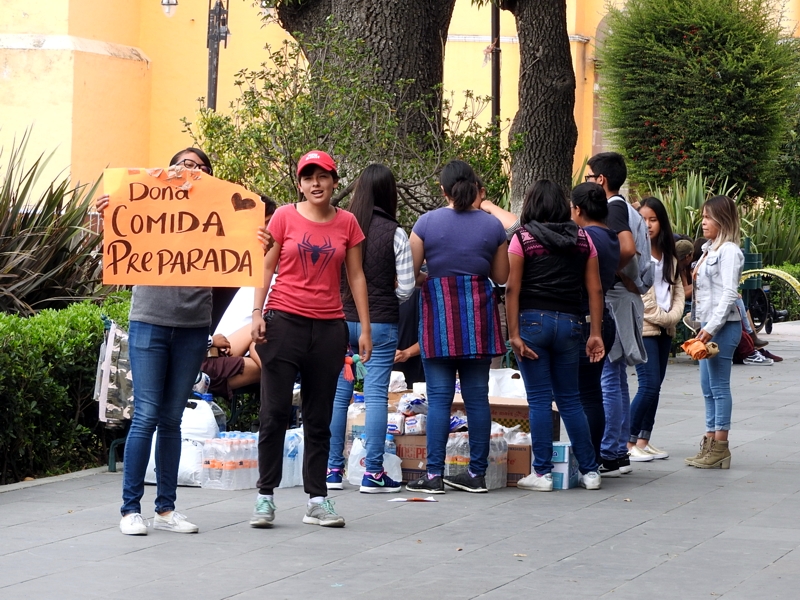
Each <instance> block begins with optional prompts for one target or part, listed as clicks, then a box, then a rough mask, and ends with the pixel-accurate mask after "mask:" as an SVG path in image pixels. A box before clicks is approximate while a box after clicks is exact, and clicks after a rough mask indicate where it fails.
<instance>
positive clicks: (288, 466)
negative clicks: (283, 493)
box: [278, 427, 305, 488]
mask: <svg viewBox="0 0 800 600" xmlns="http://www.w3.org/2000/svg"><path fill="white" fill-rule="evenodd" d="M304 450H305V441H304V436H303V428H302V427H297V428H295V429H289V430H287V431H286V436H285V437H284V439H283V475H282V477H281V484H280V485H279V486H278V487H279V488H287V487H294V486H296V485H303V453H304Z"/></svg>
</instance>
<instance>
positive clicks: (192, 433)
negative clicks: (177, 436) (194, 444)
mask: <svg viewBox="0 0 800 600" xmlns="http://www.w3.org/2000/svg"><path fill="white" fill-rule="evenodd" d="M181 437H182V438H184V439H187V440H196V441H198V442H204V441H205V440H210V439H213V438H215V437H219V425H217V420H216V418H215V417H214V411H213V409H212V408H211V405H210V404H209V403H208V402H204V401H203V400H200V399H195V400H189V402H188V404H187V405H186V408H184V409H183V418H182V419H181Z"/></svg>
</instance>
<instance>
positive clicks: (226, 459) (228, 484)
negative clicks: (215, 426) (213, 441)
mask: <svg viewBox="0 0 800 600" xmlns="http://www.w3.org/2000/svg"><path fill="white" fill-rule="evenodd" d="M232 441H233V440H229V439H228V438H227V437H224V438H222V439H221V440H220V442H221V444H222V448H223V450H222V489H223V490H232V489H233V477H234V470H235V468H236V462H235V461H234V458H233V448H232V447H231V442H232Z"/></svg>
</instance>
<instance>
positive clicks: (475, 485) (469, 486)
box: [444, 471, 489, 494]
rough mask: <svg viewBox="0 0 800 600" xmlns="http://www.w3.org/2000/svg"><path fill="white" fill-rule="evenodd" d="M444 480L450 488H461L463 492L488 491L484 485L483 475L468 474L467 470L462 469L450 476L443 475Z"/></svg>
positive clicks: (478, 492)
mask: <svg viewBox="0 0 800 600" xmlns="http://www.w3.org/2000/svg"><path fill="white" fill-rule="evenodd" d="M444 482H445V483H446V484H447V485H449V486H450V487H451V488H456V489H457V490H463V491H465V492H473V493H476V494H485V493H486V492H488V491H489V488H487V487H486V479H485V478H484V476H483V475H475V476H473V475H470V473H469V471H464V472H463V473H459V474H458V475H453V476H452V477H445V480H444Z"/></svg>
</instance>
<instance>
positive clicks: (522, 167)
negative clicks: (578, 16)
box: [501, 0, 578, 214]
mask: <svg viewBox="0 0 800 600" xmlns="http://www.w3.org/2000/svg"><path fill="white" fill-rule="evenodd" d="M501 7H502V8H504V9H506V10H509V11H510V12H511V13H513V15H514V17H515V20H516V23H517V35H518V36H519V48H520V75H519V109H518V111H517V114H516V116H515V117H514V120H513V123H512V125H511V130H510V133H511V135H514V134H522V135H523V136H524V146H523V147H522V149H521V150H520V151H519V152H518V153H515V155H514V157H513V162H512V165H511V201H512V207H513V210H514V212H516V213H517V214H519V212H520V210H521V208H522V201H523V199H524V195H525V191H526V190H527V189H528V187H530V185H531V184H532V183H533V182H534V181H536V180H538V179H550V180H552V181H555V182H557V183H559V184H561V185H562V186H564V188H565V189H569V188H570V187H571V185H572V160H573V155H574V153H575V145H576V143H577V141H578V128H577V126H576V124H575V117H574V115H573V110H574V107H575V72H574V71H573V69H572V56H571V54H570V48H569V35H568V33H567V3H566V0H537V1H534V0H512V1H505V2H502V3H501Z"/></svg>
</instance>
